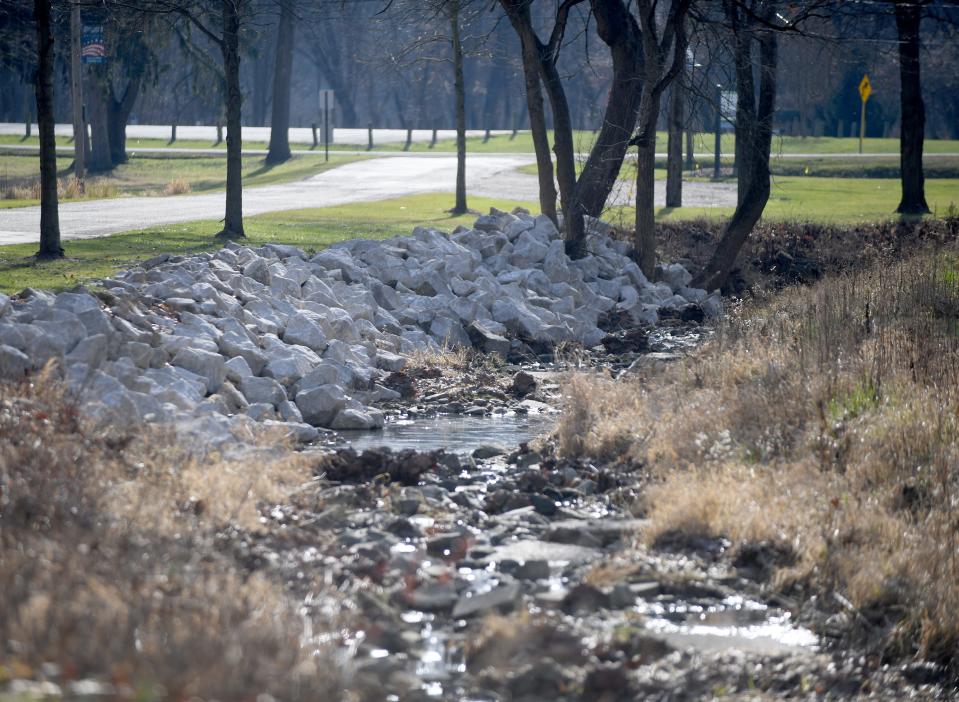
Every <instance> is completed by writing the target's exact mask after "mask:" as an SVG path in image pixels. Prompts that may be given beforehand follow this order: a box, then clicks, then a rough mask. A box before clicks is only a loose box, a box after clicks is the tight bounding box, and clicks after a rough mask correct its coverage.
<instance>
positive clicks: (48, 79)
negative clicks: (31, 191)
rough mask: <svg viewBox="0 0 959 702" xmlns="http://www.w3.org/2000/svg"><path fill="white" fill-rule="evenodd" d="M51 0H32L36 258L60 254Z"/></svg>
mask: <svg viewBox="0 0 959 702" xmlns="http://www.w3.org/2000/svg"><path fill="white" fill-rule="evenodd" d="M50 5H51V0H33V19H34V22H35V23H36V29H37V72H36V78H35V86H36V93H37V123H38V125H39V131H40V250H39V251H38V252H37V258H38V259H52V258H61V257H62V256H63V248H62V247H61V246H60V213H59V209H58V207H59V204H58V202H57V142H56V137H55V136H54V132H53V127H54V112H53V105H54V95H53V69H54V51H53V49H54V44H53V41H54V37H53V20H52V17H51V8H50Z"/></svg>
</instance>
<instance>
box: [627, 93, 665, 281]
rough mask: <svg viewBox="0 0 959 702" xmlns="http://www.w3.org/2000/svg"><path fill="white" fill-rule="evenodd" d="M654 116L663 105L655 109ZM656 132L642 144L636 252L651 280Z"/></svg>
mask: <svg viewBox="0 0 959 702" xmlns="http://www.w3.org/2000/svg"><path fill="white" fill-rule="evenodd" d="M653 109H654V114H657V113H658V112H659V105H654V106H653ZM655 134H656V132H655V130H653V132H652V134H651V136H650V138H649V139H646V140H645V142H643V143H640V144H638V146H639V152H638V153H637V155H636V234H635V238H634V239H633V249H634V251H635V253H636V262H637V263H638V264H639V267H640V268H641V269H642V271H643V274H644V275H645V276H646V277H647V278H652V276H653V271H654V270H655V268H656V203H655V200H654V194H655V187H656V179H655V169H656V136H655Z"/></svg>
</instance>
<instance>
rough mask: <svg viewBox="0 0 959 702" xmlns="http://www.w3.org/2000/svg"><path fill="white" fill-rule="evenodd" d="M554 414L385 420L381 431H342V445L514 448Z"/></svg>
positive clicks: (464, 450)
mask: <svg viewBox="0 0 959 702" xmlns="http://www.w3.org/2000/svg"><path fill="white" fill-rule="evenodd" d="M556 416H557V415H555V414H526V415H521V414H501V415H493V416H491V417H467V416H459V415H456V416H448V415H439V416H436V417H417V418H415V419H394V420H392V421H388V422H387V423H386V426H385V427H383V429H382V430H381V431H341V432H339V434H340V436H341V442H340V444H339V445H341V446H351V447H353V448H354V449H355V450H357V451H364V450H366V449H371V448H379V447H381V446H388V447H389V448H391V449H393V450H394V451H400V450H403V449H416V450H417V451H434V450H436V449H444V450H446V451H448V452H451V453H459V454H469V453H472V452H473V450H475V449H477V448H479V447H480V446H488V445H491V444H492V445H496V446H502V447H503V449H504V450H513V449H515V447H516V446H518V445H519V444H521V443H523V442H527V441H531V440H532V439H535V438H536V437H537V436H541V435H542V434H545V433H547V432H549V431H550V430H551V429H552V428H553V426H554V425H555V423H556Z"/></svg>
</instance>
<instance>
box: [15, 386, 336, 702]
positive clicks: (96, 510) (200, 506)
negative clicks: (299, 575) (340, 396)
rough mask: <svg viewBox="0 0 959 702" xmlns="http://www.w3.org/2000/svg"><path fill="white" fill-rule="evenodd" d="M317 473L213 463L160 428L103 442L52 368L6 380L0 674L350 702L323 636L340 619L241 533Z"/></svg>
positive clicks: (298, 464) (297, 464)
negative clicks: (299, 594)
mask: <svg viewBox="0 0 959 702" xmlns="http://www.w3.org/2000/svg"><path fill="white" fill-rule="evenodd" d="M309 477H310V472H309V467H308V465H307V463H306V461H305V460H303V459H301V458H297V457H284V455H283V454H282V453H281V454H280V457H278V458H277V457H273V458H268V457H264V458H263V459H262V460H260V459H258V460H242V459H241V460H235V461H232V460H227V459H222V458H217V457H216V456H209V455H207V456H206V457H205V458H203V459H200V458H197V457H195V456H193V455H192V454H191V452H190V451H189V450H188V448H187V447H182V446H179V445H177V444H176V442H175V441H174V440H173V437H172V436H168V435H166V434H164V433H163V432H160V431H154V430H152V429H147V428H144V429H142V430H141V432H140V433H139V434H136V435H117V434H116V433H101V432H99V431H97V430H96V429H95V428H94V427H92V426H88V425H87V424H86V423H85V422H84V421H83V420H82V419H81V417H80V416H79V415H78V414H77V412H76V411H75V407H74V404H73V402H72V398H71V397H70V395H68V394H66V393H65V392H64V390H63V388H62V387H61V386H60V385H59V384H58V383H56V382H55V381H54V380H53V378H52V376H51V375H49V372H48V374H47V375H45V376H41V377H39V378H37V379H36V380H34V381H33V382H32V383H31V384H28V385H21V386H11V385H2V386H0V525H2V526H0V612H2V615H3V616H0V669H3V668H4V667H5V666H6V667H7V668H10V666H11V664H13V663H15V664H16V666H15V668H16V669H18V670H23V669H24V668H26V669H27V670H34V671H39V670H40V669H41V667H42V666H43V665H44V664H48V663H53V664H55V665H56V666H57V668H58V669H59V670H60V671H63V674H64V675H67V676H68V677H69V678H77V677H87V676H95V677H99V678H101V679H105V680H108V681H112V682H113V683H114V684H116V685H120V686H127V687H129V689H130V690H139V691H140V692H138V694H141V695H145V696H146V697H147V698H157V697H164V698H165V697H169V698H175V699H185V698H188V697H194V696H199V697H203V698H217V699H250V698H251V697H256V696H257V694H261V693H263V694H270V695H273V696H275V697H278V698H281V699H337V695H338V694H339V693H338V689H339V685H340V679H339V674H338V673H337V671H336V670H334V666H333V665H332V664H330V663H329V662H328V661H329V660H331V659H330V658H328V657H327V656H326V655H325V648H324V647H325V646H326V645H325V644H322V645H321V644H317V643H315V640H314V639H313V638H312V637H313V636H314V635H316V634H319V633H320V632H323V631H329V630H330V628H331V627H336V626H337V625H338V623H337V622H335V621H330V620H319V619H316V616H317V615H312V614H307V613H306V612H305V611H304V609H303V605H302V602H300V601H299V600H298V599H297V598H296V597H294V596H293V594H292V593H291V592H289V591H288V589H287V587H286V585H285V584H284V583H283V582H281V581H280V580H279V578H277V577H275V576H271V574H270V572H269V571H268V570H263V571H256V570H251V569H250V568H248V567H247V566H246V565H245V564H244V562H243V561H242V559H240V560H238V559H237V557H236V556H235V555H234V548H236V547H237V546H236V544H235V543H234V542H233V541H231V540H230V538H229V537H228V535H230V534H237V535H240V536H241V537H242V535H243V534H256V533H257V531H259V530H261V529H262V519H261V517H262V514H263V510H264V509H265V508H266V507H267V506H269V505H274V504H278V503H282V501H283V500H286V499H288V498H289V496H290V494H291V493H292V492H293V491H294V490H295V489H296V488H298V487H299V486H301V485H302V484H303V483H304V482H305V481H306V480H308V479H309ZM318 592H319V591H318ZM331 596H332V595H331ZM324 597H325V595H324ZM118 694H120V693H118ZM122 694H126V693H122Z"/></svg>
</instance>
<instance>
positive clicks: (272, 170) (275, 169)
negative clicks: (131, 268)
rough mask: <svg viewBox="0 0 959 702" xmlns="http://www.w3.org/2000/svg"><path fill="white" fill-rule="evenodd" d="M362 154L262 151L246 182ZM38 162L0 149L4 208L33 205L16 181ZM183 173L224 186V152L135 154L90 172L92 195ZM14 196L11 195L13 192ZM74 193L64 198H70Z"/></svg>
mask: <svg viewBox="0 0 959 702" xmlns="http://www.w3.org/2000/svg"><path fill="white" fill-rule="evenodd" d="M362 158H364V157H363V156H346V155H336V154H334V155H331V156H330V160H329V162H325V161H324V160H323V157H322V156H319V155H315V156H314V155H312V154H310V155H305V154H304V155H295V156H294V157H293V158H291V159H290V160H289V161H287V162H286V163H282V164H279V165H277V166H267V165H265V164H264V162H263V159H262V158H259V157H252V158H251V157H247V158H245V159H244V161H243V185H244V186H245V187H252V186H257V185H270V184H273V183H284V182H289V181H294V180H301V179H303V178H308V177H310V176H312V175H316V174H317V173H321V172H323V171H325V170H328V169H330V168H334V167H336V166H341V165H343V164H344V163H349V162H351V161H356V160H359V159H362ZM58 165H60V166H61V169H60V177H61V178H62V179H68V178H69V177H70V176H71V175H72V173H71V172H70V171H69V170H68V169H69V166H70V161H69V160H68V159H62V158H61V159H60V160H59V162H58ZM39 172H40V164H39V160H38V159H37V157H36V156H35V155H26V154H0V208H4V207H23V206H26V205H35V204H37V200H36V199H33V198H29V197H27V198H24V197H16V196H18V195H21V193H19V192H14V191H13V188H14V187H15V186H22V185H24V184H29V183H33V182H35V181H36V180H37V179H38V178H39ZM176 179H183V180H185V181H186V182H187V183H189V186H190V192H205V191H211V190H222V189H223V188H224V187H225V183H226V161H225V159H224V158H223V157H221V156H184V155H178V156H172V155H171V156H166V155H163V154H143V155H139V156H137V155H131V157H130V160H129V161H128V162H127V163H125V164H122V165H120V166H117V167H116V168H115V169H114V170H113V171H112V172H111V173H109V174H105V175H101V176H90V177H89V178H87V179H86V182H87V185H88V188H89V193H88V196H92V197H117V196H122V195H158V196H159V195H164V194H168V193H166V192H165V188H167V187H168V186H169V185H170V184H171V182H173V181H174V180H176ZM11 196H12V197H11ZM70 199H71V198H69V197H67V198H64V201H69V200H70Z"/></svg>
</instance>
